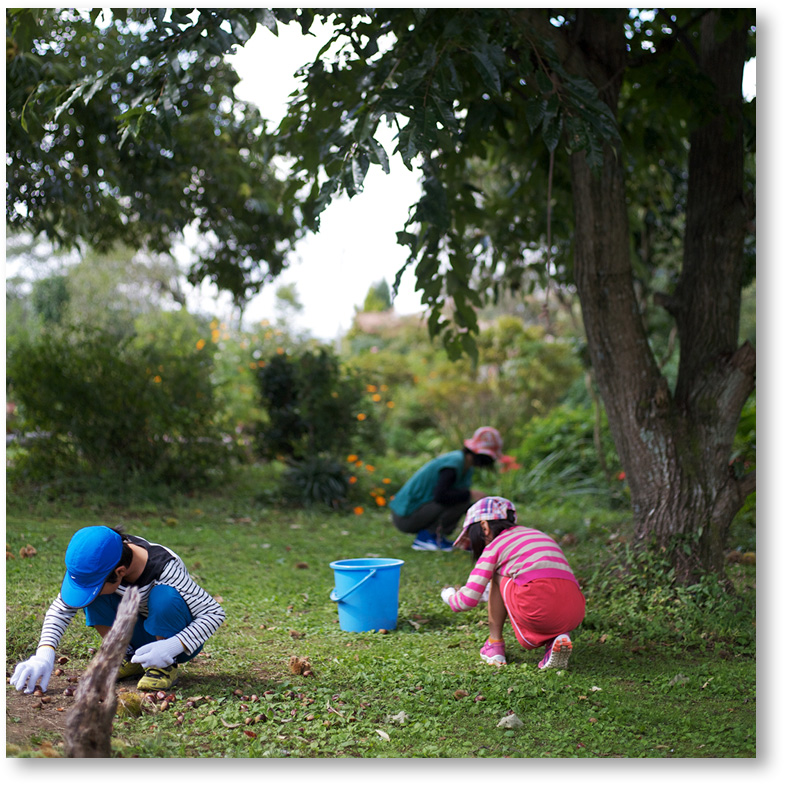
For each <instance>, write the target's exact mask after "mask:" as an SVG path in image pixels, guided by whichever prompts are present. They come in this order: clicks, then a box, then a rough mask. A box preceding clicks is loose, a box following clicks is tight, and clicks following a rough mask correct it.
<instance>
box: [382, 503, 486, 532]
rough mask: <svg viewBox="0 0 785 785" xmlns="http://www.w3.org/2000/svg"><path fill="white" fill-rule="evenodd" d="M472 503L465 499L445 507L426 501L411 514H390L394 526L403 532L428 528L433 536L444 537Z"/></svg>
mask: <svg viewBox="0 0 785 785" xmlns="http://www.w3.org/2000/svg"><path fill="white" fill-rule="evenodd" d="M472 504H474V501H473V500H472V499H467V500H466V501H465V502H461V503H460V504H453V505H452V506H451V507H445V506H444V505H443V504H437V503H436V502H428V503H427V504H423V506H422V507H420V508H418V509H416V510H415V511H414V512H413V513H412V514H411V515H406V516H401V515H396V514H395V513H393V514H392V521H393V523H394V524H395V528H396V529H398V530H399V531H402V532H404V533H405V534H416V533H417V532H418V531H421V530H422V529H428V531H429V532H431V534H433V535H434V536H436V535H440V536H442V537H446V536H447V535H448V534H450V533H451V532H452V530H453V529H454V528H455V527H456V526H457V525H458V521H460V520H461V518H462V517H463V516H464V515H466V511H467V510H468V509H469V507H471V506H472Z"/></svg>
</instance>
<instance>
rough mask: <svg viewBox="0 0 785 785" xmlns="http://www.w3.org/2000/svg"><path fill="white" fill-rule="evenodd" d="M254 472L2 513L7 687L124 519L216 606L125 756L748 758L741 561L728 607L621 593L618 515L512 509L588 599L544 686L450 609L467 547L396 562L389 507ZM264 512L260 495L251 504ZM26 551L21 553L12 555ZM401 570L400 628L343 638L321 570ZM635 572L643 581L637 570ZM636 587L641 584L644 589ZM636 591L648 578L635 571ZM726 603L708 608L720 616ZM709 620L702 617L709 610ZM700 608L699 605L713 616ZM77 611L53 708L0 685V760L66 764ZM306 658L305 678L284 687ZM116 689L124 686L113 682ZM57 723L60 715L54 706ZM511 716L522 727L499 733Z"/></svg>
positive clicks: (401, 554)
mask: <svg viewBox="0 0 785 785" xmlns="http://www.w3.org/2000/svg"><path fill="white" fill-rule="evenodd" d="M263 482H264V475H263V474H260V475H256V474H254V472H248V473H246V474H244V475H243V477H242V479H241V480H238V483H237V484H236V485H235V486H233V487H227V488H225V489H223V491H222V492H221V493H220V494H219V493H217V492H215V491H213V492H209V493H204V494H201V495H198V496H193V497H190V498H179V499H178V500H176V501H173V502H168V503H166V504H165V505H163V504H158V503H153V502H145V501H137V502H135V503H131V504H128V505H116V504H114V505H112V504H108V503H102V502H100V501H99V500H96V499H94V498H92V497H90V498H83V499H78V498H73V497H72V498H69V499H63V498H59V499H55V500H52V501H43V500H42V499H41V498H40V497H38V498H37V499H36V500H32V501H31V500H30V499H24V500H23V499H21V498H19V497H12V496H11V495H9V498H8V509H7V523H6V542H7V546H8V551H9V553H10V554H11V555H12V556H13V558H8V557H7V561H6V584H7V585H6V614H7V616H6V651H7V661H6V674H7V675H10V674H11V673H12V672H13V668H14V666H15V664H16V662H18V661H19V660H20V659H23V658H26V657H28V656H30V655H31V654H33V653H34V651H35V647H36V643H37V640H38V633H39V630H40V626H41V621H42V619H43V615H44V613H45V611H46V609H47V607H48V605H49V603H50V602H51V600H52V599H53V598H54V597H55V595H56V593H57V590H58V588H59V583H60V580H61V579H62V571H63V554H64V552H65V548H66V545H67V543H68V540H69V539H70V537H71V535H72V534H73V532H74V531H75V530H76V529H78V528H80V527H82V526H85V525H94V524H106V525H110V526H114V525H118V524H120V525H123V526H124V527H125V529H126V530H127V531H128V532H129V533H132V534H139V535H141V536H143V537H145V538H148V539H150V540H152V541H156V542H161V543H163V544H165V545H167V546H169V547H171V548H172V549H174V550H175V551H176V552H177V553H179V554H180V555H181V556H182V557H183V559H184V561H185V563H186V565H187V567H188V568H189V570H190V571H191V573H192V575H193V576H194V577H195V578H196V580H197V581H198V582H199V583H200V584H201V585H203V586H204V587H205V588H206V589H207V590H208V591H210V592H211V593H212V594H213V595H215V596H217V597H220V598H221V599H220V601H221V603H222V605H223V606H224V608H225V609H226V612H227V621H226V623H225V624H224V626H223V627H222V628H221V629H220V630H219V631H218V633H217V634H216V635H215V636H214V637H213V638H211V639H210V640H209V641H208V643H207V644H206V646H205V650H204V652H203V655H202V656H199V657H197V658H196V659H195V660H194V661H193V662H192V663H189V664H188V665H186V666H184V667H182V668H181V669H180V670H181V676H180V682H179V684H178V685H177V686H176V687H175V688H174V690H173V694H174V700H173V701H172V702H171V705H170V706H169V707H168V709H167V710H165V711H161V710H155V711H148V710H145V711H143V712H142V713H141V715H140V716H134V715H133V713H123V712H121V713H119V714H118V716H117V717H116V718H115V722H114V730H113V747H114V749H115V750H116V753H117V755H121V756H123V757H131V756H137V757H158V758H161V757H211V758H213V757H232V758H253V757H273V758H280V757H300V758H302V757H316V758H319V757H322V758H334V757H363V758H372V757H389V758H392V757H417V758H422V757H428V758H430V757H434V758H435V757H452V758H464V757H467V758H468V757H489V758H501V757H533V758H547V757H552V758H566V757H578V758H611V757H623V758H696V757H699V758H704V757H705V758H709V757H734V758H736V757H739V758H743V757H754V756H755V755H756V661H755V628H754V624H755V567H754V565H752V566H750V565H745V564H734V565H731V566H730V572H729V574H730V575H731V577H732V578H733V580H734V583H735V585H736V595H735V597H733V598H732V599H728V598H727V597H718V596H717V595H716V593H714V594H712V593H711V592H709V593H707V594H706V597H705V599H703V598H702V596H701V594H700V592H701V591H706V589H705V587H703V588H701V587H694V588H693V589H691V590H690V591H686V592H682V593H678V592H676V590H673V589H667V588H663V589H657V588H656V587H655V588H652V586H653V583H652V584H651V585H649V586H643V585H641V587H640V588H636V585H635V582H634V581H632V580H629V581H627V582H624V583H622V584H619V585H618V586H615V585H614V581H615V579H614V577H613V573H612V572H611V571H610V567H609V566H608V559H609V556H612V555H613V553H614V552H616V551H615V550H614V549H618V548H620V547H623V546H620V545H619V543H623V541H624V537H625V536H626V534H627V533H628V531H627V529H628V526H629V520H628V518H629V516H628V514H626V513H624V512H618V513H610V512H608V511H607V510H606V511H603V512H597V513H596V514H592V513H591V512H588V513H587V512H586V511H585V510H583V511H582V512H581V514H580V515H575V514H574V515H573V516H572V517H570V516H569V515H566V514H562V515H559V514H558V513H556V514H555V513H553V511H543V510H540V511H536V510H521V513H522V514H521V519H522V521H523V522H525V523H529V524H531V525H534V526H538V527H540V528H543V529H545V530H546V531H550V532H551V533H556V534H557V535H558V536H560V537H561V536H564V535H565V534H566V535H569V540H570V541H571V544H569V545H565V552H566V553H567V555H568V558H569V559H570V560H571V563H572V564H573V567H574V568H575V571H576V573H577V574H578V577H579V579H580V580H581V583H582V584H583V586H584V590H585V592H586V594H587V598H588V606H587V618H586V621H585V623H584V625H582V627H581V628H579V629H578V631H577V632H576V634H575V636H574V644H575V648H574V651H573V656H572V659H571V661H570V668H569V669H568V670H565V671H562V672H555V671H540V670H539V669H538V668H537V662H538V660H539V658H540V656H541V652H526V651H524V650H522V649H521V648H520V647H519V646H518V645H517V643H516V642H515V639H514V636H513V634H512V633H511V631H510V630H509V628H508V629H507V631H506V642H507V656H508V661H509V664H508V665H507V666H506V667H504V668H496V667H492V666H488V665H486V664H484V663H483V662H482V661H481V660H480V658H479V653H478V652H479V648H480V646H481V645H482V643H483V641H484V640H485V636H486V634H487V622H486V617H485V606H484V605H481V606H480V607H479V608H477V609H476V610H474V611H470V612H467V613H461V614H455V613H453V612H451V611H450V609H449V608H448V607H447V606H446V605H445V604H444V603H443V602H442V601H441V599H440V596H439V590H440V589H441V588H442V587H443V586H444V585H448V584H450V585H457V584H462V583H463V581H464V579H465V578H466V576H467V575H468V573H469V571H470V569H471V564H472V561H471V557H470V556H469V555H468V554H467V553H465V552H453V553H427V552H425V553H424V552H416V551H413V550H411V548H410V540H411V538H410V537H407V536H404V535H402V534H400V533H399V532H397V531H396V530H395V529H394V527H393V526H392V524H391V523H390V522H389V518H388V513H387V512H385V511H384V510H374V511H369V512H366V513H364V514H363V515H359V516H358V515H354V514H351V513H350V514H339V513H332V512H327V511H324V512H323V511H314V510H306V511H304V510H286V509H276V508H274V507H272V506H269V503H268V502H265V501H263V499H264V496H263V495H262V496H260V495H259V491H260V490H261V484H263ZM260 499H261V500H260ZM27 545H31V546H33V548H34V549H35V551H36V553H35V555H34V556H30V557H27V558H23V557H22V556H21V555H20V549H21V548H23V547H25V546H27ZM360 557H389V558H400V559H403V560H404V562H405V563H404V565H403V566H402V568H401V586H400V595H399V596H400V606H399V615H398V625H397V628H396V629H395V630H393V631H390V632H388V633H386V634H382V633H374V632H368V633H351V632H344V631H342V630H341V629H340V625H339V624H338V612H337V607H336V604H335V603H334V602H332V601H331V600H330V591H331V589H332V588H333V587H334V575H333V570H332V569H331V568H330V566H329V565H330V562H332V561H334V560H338V559H349V558H360ZM644 577H645V576H644ZM649 578H651V576H649ZM641 580H643V578H641ZM717 608H722V609H723V612H722V613H719V612H717V611H716V609H717ZM704 609H705V610H704ZM711 609H714V611H711ZM83 619H84V617H83V615H82V614H81V613H80V614H79V615H78V616H77V618H76V620H75V622H74V623H73V624H72V625H71V627H70V628H69V630H68V632H67V633H66V635H65V636H64V638H63V641H62V642H61V646H60V650H59V651H58V655H59V656H64V657H67V658H68V662H67V663H64V664H63V665H62V669H63V674H62V675H61V676H60V677H59V678H58V677H54V678H53V680H52V683H51V685H50V690H49V691H50V693H51V694H52V698H53V700H52V701H51V703H48V704H40V702H39V705H38V706H37V707H36V708H35V710H33V708H32V707H33V706H34V702H35V699H34V698H33V697H32V696H20V695H19V694H18V693H16V690H14V689H13V688H12V687H10V686H7V687H6V690H7V692H6V699H7V707H6V729H7V743H8V746H7V756H8V757H29V756H38V755H43V754H48V755H57V754H62V746H61V740H62V735H61V734H62V727H63V723H64V722H65V718H66V716H67V711H68V704H69V701H72V700H73V699H72V698H69V697H68V696H67V695H65V693H64V689H65V687H66V686H67V685H68V684H69V683H70V682H68V681H67V679H68V678H74V677H78V675H79V673H80V672H82V671H83V670H84V668H85V666H86V665H87V663H88V661H89V659H90V656H91V653H92V651H93V650H94V648H95V647H96V646H97V645H98V639H97V636H95V635H94V633H92V632H91V631H90V630H87V629H86V628H85V627H84V624H83ZM293 656H294V657H298V658H301V659H307V660H308V662H309V663H310V667H311V670H312V674H313V675H298V674H296V673H294V672H293V670H292V667H291V663H290V660H291V658H292V657H293ZM119 686H120V687H122V688H125V692H124V693H122V694H121V696H125V697H127V696H128V695H129V694H133V693H134V689H135V682H134V681H127V682H123V683H120V684H119ZM58 710H60V711H59V713H58ZM511 714H515V715H516V717H517V718H518V720H519V721H520V724H519V725H517V726H516V727H500V726H499V723H500V722H501V721H503V720H504V719H505V718H506V717H509V716H510V715H511Z"/></svg>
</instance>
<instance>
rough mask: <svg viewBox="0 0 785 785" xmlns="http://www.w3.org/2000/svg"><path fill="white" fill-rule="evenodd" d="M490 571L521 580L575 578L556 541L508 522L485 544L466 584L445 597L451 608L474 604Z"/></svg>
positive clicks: (489, 575) (517, 580)
mask: <svg viewBox="0 0 785 785" xmlns="http://www.w3.org/2000/svg"><path fill="white" fill-rule="evenodd" d="M494 572H497V573H499V575H504V576H507V577H509V578H513V579H514V580H515V582H516V583H519V584H525V583H529V582H530V581H534V580H537V579H538V578H564V579H566V580H569V581H574V582H575V583H576V584H577V583H578V580H577V579H576V577H575V575H574V574H573V572H572V569H570V565H569V564H568V563H567V559H566V558H565V556H564V553H563V552H562V549H561V548H560V547H559V546H558V544H557V543H556V541H555V540H554V539H553V538H552V537H549V536H548V535H547V534H544V533H543V532H541V531H538V530H537V529H530V528H528V527H526V526H512V527H510V528H509V529H505V530H504V531H503V532H502V533H501V534H499V535H498V536H497V537H496V538H495V539H494V540H493V541H492V542H491V543H490V544H489V545H486V546H485V548H484V550H483V552H482V554H481V555H480V558H479V559H477V563H476V564H475V565H474V569H473V570H472V571H471V573H470V575H469V580H468V581H467V582H466V585H465V586H463V587H462V588H461V589H459V590H458V591H457V592H456V593H455V594H454V595H453V596H452V597H450V599H449V605H450V607H451V608H452V609H453V610H454V611H465V610H468V609H469V608H474V607H475V606H476V605H477V603H478V602H479V601H480V597H482V593H483V591H484V590H485V587H486V586H487V585H488V582H489V581H490V580H491V578H492V577H493V574H494Z"/></svg>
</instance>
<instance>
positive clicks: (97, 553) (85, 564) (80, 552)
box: [60, 526, 123, 608]
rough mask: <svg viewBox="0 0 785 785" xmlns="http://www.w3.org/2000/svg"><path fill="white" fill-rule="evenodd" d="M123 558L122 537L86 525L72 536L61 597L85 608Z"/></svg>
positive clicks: (65, 601) (101, 527)
mask: <svg viewBox="0 0 785 785" xmlns="http://www.w3.org/2000/svg"><path fill="white" fill-rule="evenodd" d="M122 555H123V538H122V537H121V536H120V535H119V534H118V533H117V532H116V531H113V530H112V529H110V528H109V527H108V526H87V527H85V528H84V529H79V531H78V532H77V533H76V534H74V536H73V537H71V542H69V543H68V548H67V549H66V552H65V570H66V572H65V577H64V578H63V585H62V588H61V589H60V596H61V597H62V598H63V602H64V603H65V604H66V605H70V606H71V607H72V608H84V607H85V605H89V604H90V603H91V602H92V601H93V600H94V599H95V598H96V597H97V596H98V595H99V593H100V592H101V589H102V588H103V586H104V583H106V579H107V578H108V577H109V573H110V572H112V570H113V569H114V568H115V567H117V565H118V564H119V562H120V557H121V556H122Z"/></svg>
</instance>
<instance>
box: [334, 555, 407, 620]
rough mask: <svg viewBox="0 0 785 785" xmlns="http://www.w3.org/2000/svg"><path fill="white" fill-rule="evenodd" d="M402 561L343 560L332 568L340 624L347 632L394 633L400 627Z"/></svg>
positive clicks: (336, 562)
mask: <svg viewBox="0 0 785 785" xmlns="http://www.w3.org/2000/svg"><path fill="white" fill-rule="evenodd" d="M402 564H403V560H402V559H343V560H342V561H334V562H332V563H331V564H330V567H332V569H333V570H334V571H335V589H333V591H331V592H330V599H331V600H332V601H333V602H337V603H338V622H339V624H340V625H341V629H342V630H344V631H346V632H367V631H369V630H394V629H395V628H396V626H397V625H398V586H399V583H400V576H401V565H402Z"/></svg>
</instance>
